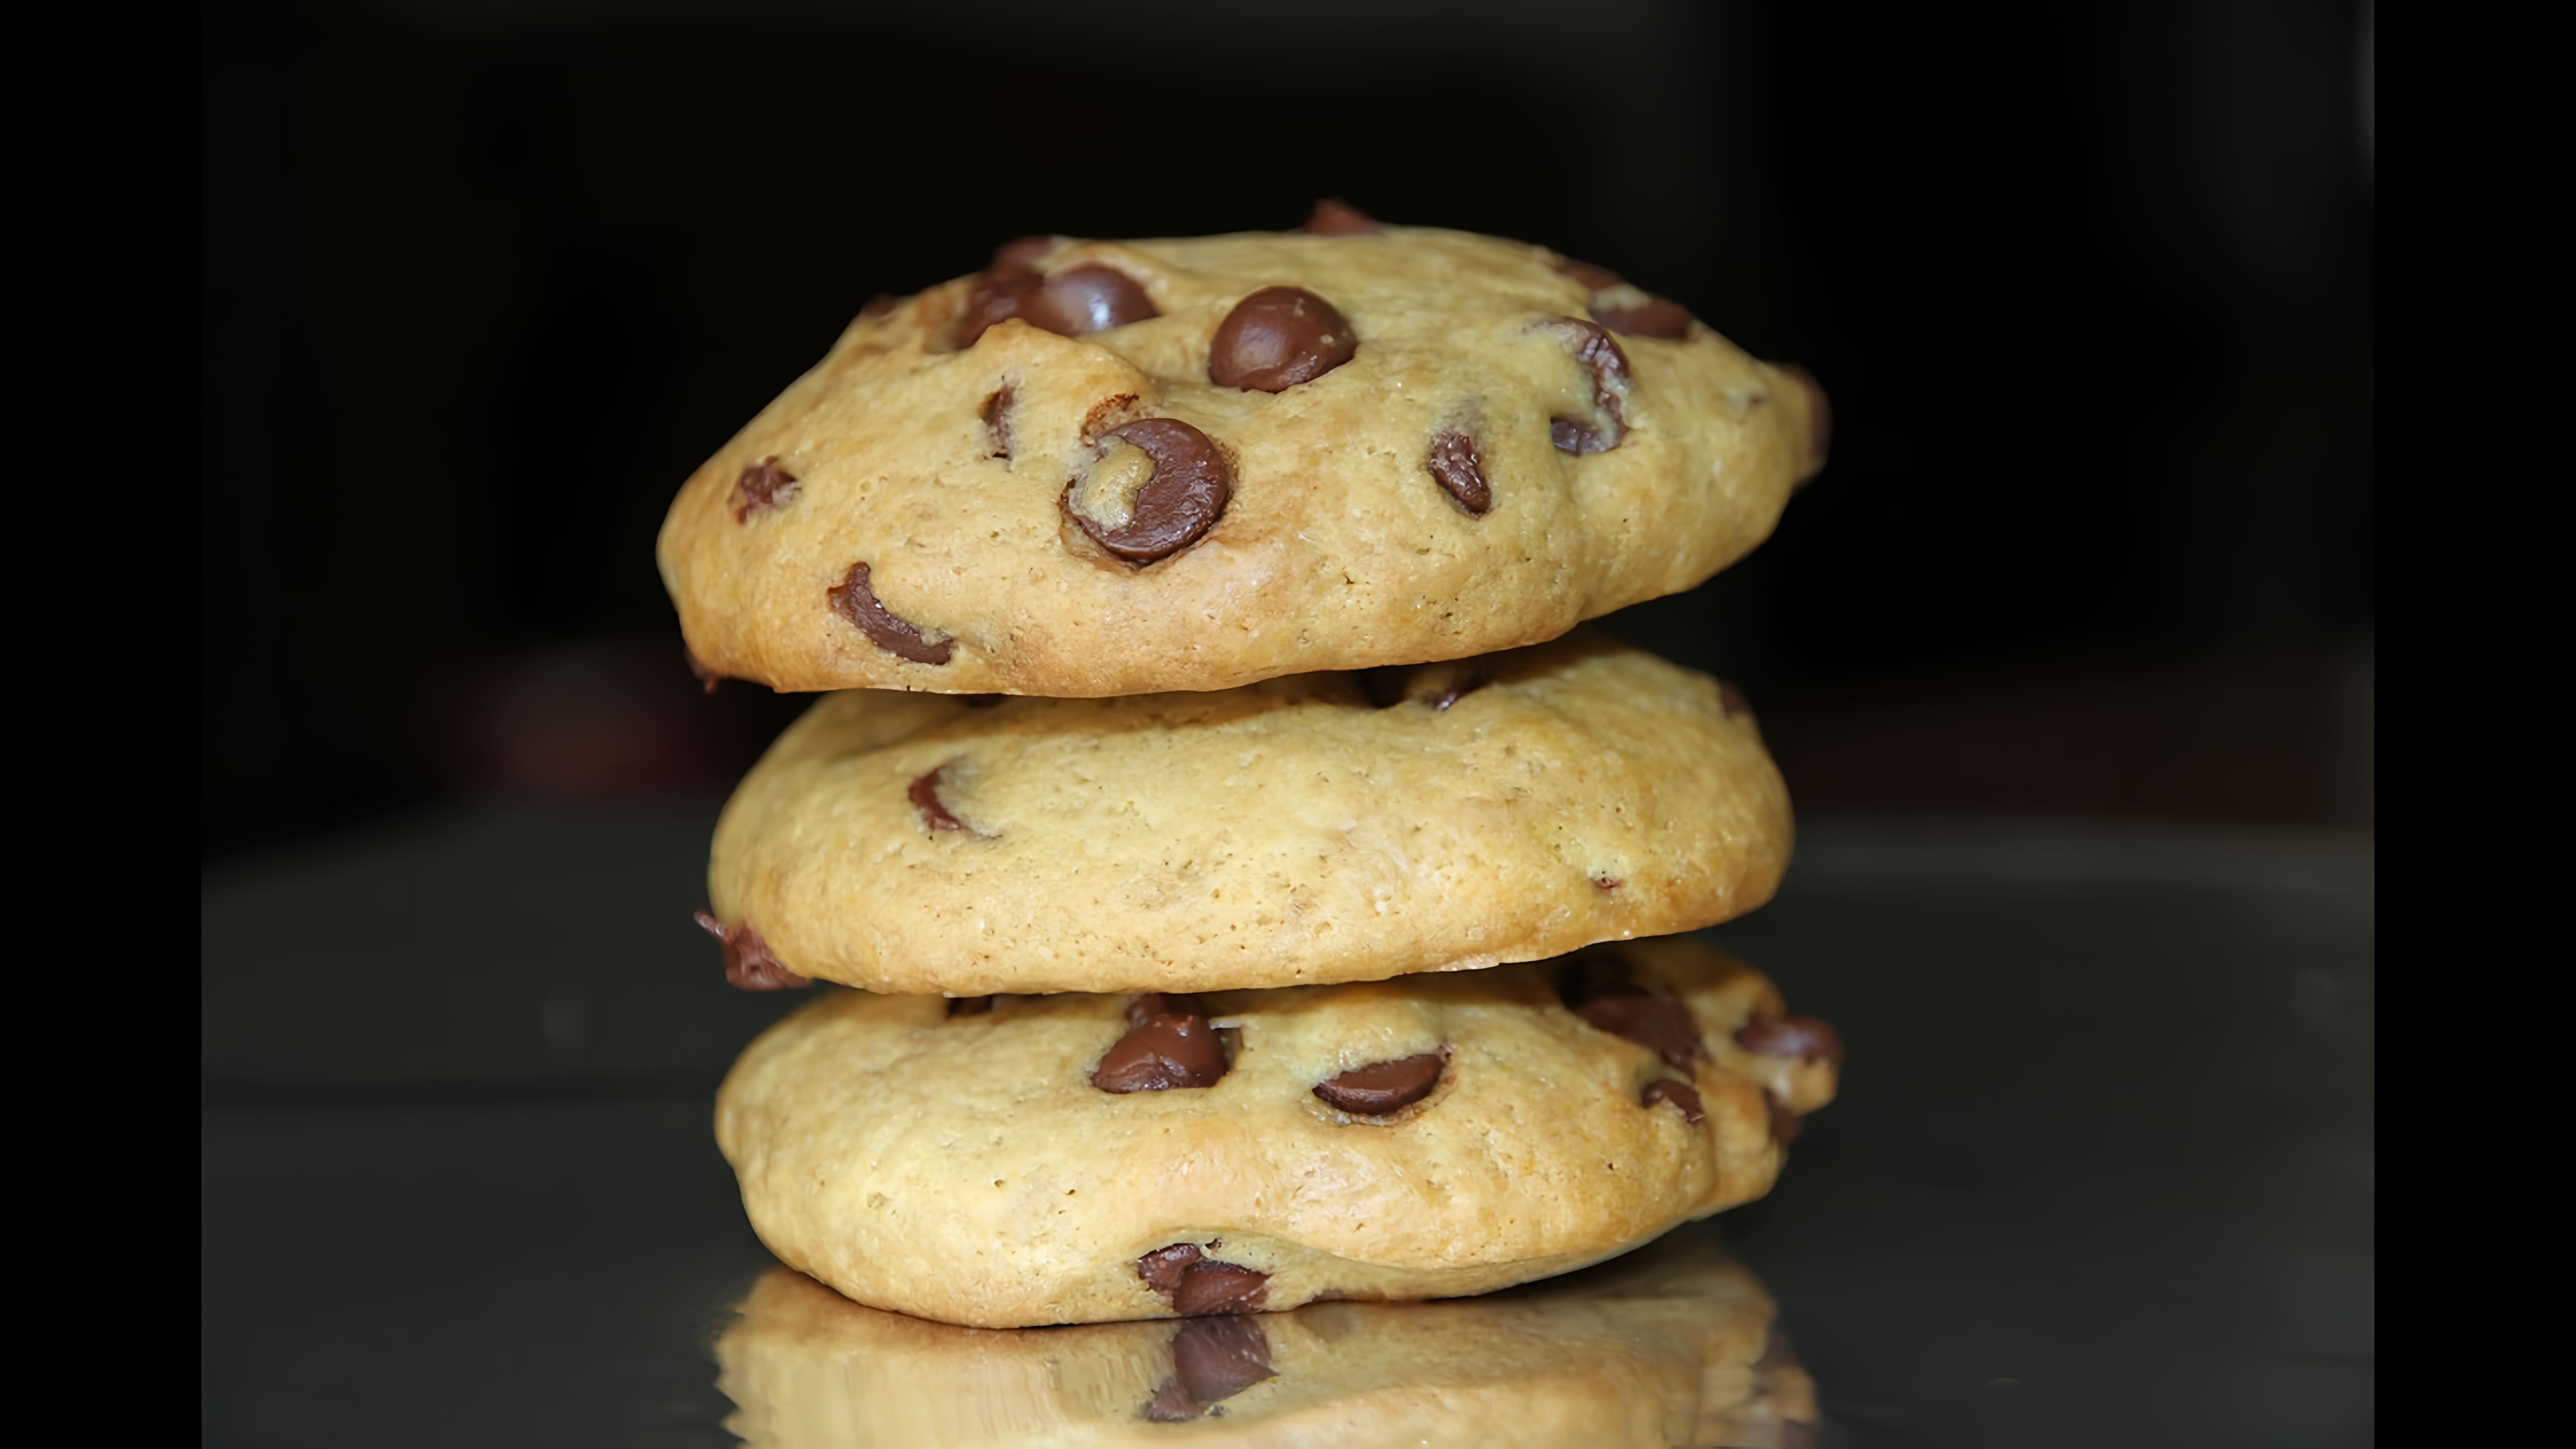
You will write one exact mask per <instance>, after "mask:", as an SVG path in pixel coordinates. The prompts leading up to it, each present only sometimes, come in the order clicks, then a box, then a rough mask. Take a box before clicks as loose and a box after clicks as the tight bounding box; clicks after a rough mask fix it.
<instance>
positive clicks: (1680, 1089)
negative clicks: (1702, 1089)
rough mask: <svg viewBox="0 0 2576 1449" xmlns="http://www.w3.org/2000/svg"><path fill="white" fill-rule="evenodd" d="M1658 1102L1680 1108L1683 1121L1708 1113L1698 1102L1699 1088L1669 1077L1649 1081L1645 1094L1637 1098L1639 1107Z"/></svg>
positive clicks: (1650, 1105) (1698, 1117)
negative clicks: (1658, 1080) (1668, 1103)
mask: <svg viewBox="0 0 2576 1449" xmlns="http://www.w3.org/2000/svg"><path fill="white" fill-rule="evenodd" d="M1659 1102H1670V1103H1672V1104H1673V1105H1674V1106H1676V1107H1679V1108H1681V1109H1682V1120H1683V1121H1685V1122H1696V1121H1698V1120H1700V1119H1701V1118H1702V1117H1705V1116H1707V1115H1708V1111H1707V1108H1706V1107H1704V1106H1703V1105H1702V1104H1701V1102H1700V1099H1699V1088H1697V1087H1694V1086H1692V1085H1691V1084H1690V1083H1688V1082H1677V1081H1674V1080H1672V1079H1671V1078H1669V1077H1667V1078H1665V1079H1664V1080H1662V1081H1660V1082H1650V1083H1648V1084H1647V1086H1646V1092H1645V1095H1644V1096H1642V1097H1639V1098H1638V1099H1637V1104H1638V1105H1639V1106H1641V1107H1652V1106H1654V1105H1656V1104H1657V1103H1659Z"/></svg>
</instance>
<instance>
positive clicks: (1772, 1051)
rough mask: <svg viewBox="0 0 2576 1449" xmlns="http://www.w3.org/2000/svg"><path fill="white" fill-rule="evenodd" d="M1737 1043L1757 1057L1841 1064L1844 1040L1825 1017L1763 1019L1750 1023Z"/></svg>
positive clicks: (1740, 1032)
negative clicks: (1791, 1058)
mask: <svg viewBox="0 0 2576 1449" xmlns="http://www.w3.org/2000/svg"><path fill="white" fill-rule="evenodd" d="M1735 1044H1736V1045H1737V1046H1740V1047H1742V1048H1744V1049H1745V1050H1746V1051H1749V1052H1751V1053H1753V1054H1754V1055H1755V1056H1757V1057H1796V1058H1797V1059H1799V1060H1800V1061H1806V1062H1812V1061H1818V1060H1822V1061H1829V1062H1839V1061H1841V1060H1842V1059H1843V1039H1842V1038H1841V1037H1840V1036H1837V1035H1835V1033H1834V1029H1833V1027H1832V1026H1831V1025H1829V1024H1827V1023H1826V1022H1825V1021H1823V1020H1822V1019H1821V1018H1818V1017H1813V1016H1762V1017H1755V1018H1754V1019H1753V1020H1751V1021H1749V1022H1746V1023H1745V1024H1744V1028H1743V1029H1742V1030H1741V1031H1738V1032H1737V1033H1736V1034H1735Z"/></svg>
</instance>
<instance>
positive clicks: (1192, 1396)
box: [1143, 1317, 1277, 1424]
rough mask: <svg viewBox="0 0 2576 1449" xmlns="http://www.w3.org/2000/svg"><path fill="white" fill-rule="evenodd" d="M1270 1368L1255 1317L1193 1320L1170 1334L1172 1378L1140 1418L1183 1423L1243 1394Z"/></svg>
mask: <svg viewBox="0 0 2576 1449" xmlns="http://www.w3.org/2000/svg"><path fill="white" fill-rule="evenodd" d="M1275 1377H1277V1373H1276V1371H1275V1370H1273V1369H1272V1368H1271V1367H1270V1339H1269V1336H1268V1335H1267V1334H1265V1333H1264V1332H1263V1331H1262V1328H1261V1322H1260V1320H1259V1319H1255V1318H1241V1317H1226V1318H1193V1319H1191V1320H1190V1321H1189V1322H1187V1323H1184V1324H1182V1325H1181V1330H1180V1332H1178V1333H1176V1334H1174V1335H1172V1376H1171V1377H1170V1378H1167V1379H1165V1380H1163V1383H1162V1385H1161V1387H1159V1388H1157V1389H1155V1390H1154V1397H1153V1398H1151V1399H1149V1400H1147V1401H1146V1403H1145V1407H1144V1410H1143V1413H1144V1416H1145V1417H1146V1418H1148V1419H1151V1420H1153V1421H1154V1422H1156V1423H1161V1424H1177V1423H1185V1422H1187V1421H1189V1420H1191V1419H1195V1418H1197V1417H1199V1416H1200V1415H1201V1414H1203V1413H1205V1412H1207V1409H1208V1406H1209V1405H1211V1404H1217V1403H1221V1402H1223V1401H1225V1400H1227V1399H1230V1398H1233V1397H1234V1396H1235V1395H1236V1394H1239V1393H1242V1392H1243V1391H1244V1390H1245V1389H1248V1388H1250V1387H1252V1386H1253V1385H1254V1384H1257V1383H1259V1382H1261V1381H1262V1380H1263V1379H1267V1378H1275Z"/></svg>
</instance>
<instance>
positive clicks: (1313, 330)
mask: <svg viewBox="0 0 2576 1449" xmlns="http://www.w3.org/2000/svg"><path fill="white" fill-rule="evenodd" d="M1359 345H1360V343H1359V336H1358V334H1357V333H1355V332H1353V331H1352V330H1351V324H1350V321H1349V319H1347V318H1345V317H1344V316H1342V314H1341V311H1340V309H1338V308H1336V307H1335V306H1334V305H1333V304H1332V303H1330V302H1327V301H1325V300H1324V299H1323V298H1321V297H1318V296H1316V295H1315V294H1314V293H1312V292H1309V291H1307V290H1306V289H1305V288H1303V287H1264V288H1262V289H1261V290H1260V291H1258V292H1255V293H1253V294H1252V295H1251V296H1249V297H1246V298H1244V299H1243V300H1242V301H1240V302H1237V303H1235V304H1234V310H1233V311H1231V312H1228V313H1226V314H1225V320H1224V321H1223V322H1220V323H1218V324H1217V328H1216V336H1215V337H1213V338H1212V339H1210V340H1209V343H1208V381H1210V382H1213V383H1215V384H1216V385H1217V386H1219V387H1233V388H1241V389H1243V390H1244V391H1246V392H1286V391H1287V390H1288V389H1290V388H1292V387H1296V386H1298V385H1299V384H1301V383H1309V382H1313V381H1314V380H1315V379H1316V378H1319V377H1322V376H1323V375H1324V374H1325V373H1328V372H1330V371H1332V370H1333V369H1334V368H1336V367H1339V366H1341V365H1342V364H1343V363H1345V362H1348V361H1350V360H1351V358H1352V356H1353V355H1355V354H1356V353H1357V352H1358V351H1359Z"/></svg>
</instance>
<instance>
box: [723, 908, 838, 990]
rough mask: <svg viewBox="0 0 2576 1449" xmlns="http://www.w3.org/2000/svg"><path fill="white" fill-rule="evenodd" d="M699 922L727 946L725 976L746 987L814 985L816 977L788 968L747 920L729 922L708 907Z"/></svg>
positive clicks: (783, 988)
mask: <svg viewBox="0 0 2576 1449" xmlns="http://www.w3.org/2000/svg"><path fill="white" fill-rule="evenodd" d="M698 924H699V925H700V926H703V927H705V928H706V932H707V934H708V935H710V936H713V937H715V938H716V940H717V942H718V943H719V944H721V945H722V946H723V947H724V958H725V980H726V981H728V982H730V983H732V984H733V985H734V986H736V987H738V988H740V989H741V990H744V991H784V990H786V989H788V988H790V987H795V986H811V985H813V984H814V978H812V977H810V976H799V975H797V974H796V973H795V972H793V971H790V970H788V969H787V965H786V963H785V962H782V961H780V960H779V959H778V958H777V957H776V956H773V955H771V954H770V951H769V943H768V942H766V941H763V940H761V939H760V933H759V932H758V931H755V930H753V929H752V928H751V925H750V923H748V922H745V923H744V924H742V925H739V926H728V925H726V924H725V923H723V922H722V921H719V920H717V919H716V918H715V917H713V916H711V915H709V914H707V913H706V912H705V911H700V912H698Z"/></svg>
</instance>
